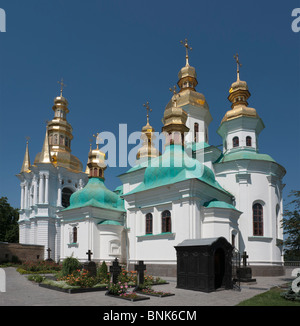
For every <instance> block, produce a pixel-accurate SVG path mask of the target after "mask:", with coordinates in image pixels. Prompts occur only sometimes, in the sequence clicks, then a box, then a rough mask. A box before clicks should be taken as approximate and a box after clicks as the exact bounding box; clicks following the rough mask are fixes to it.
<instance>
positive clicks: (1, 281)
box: [0, 268, 6, 292]
mask: <svg viewBox="0 0 300 326" xmlns="http://www.w3.org/2000/svg"><path fill="white" fill-rule="evenodd" d="M0 292H6V274H5V270H4V269H2V268H0Z"/></svg>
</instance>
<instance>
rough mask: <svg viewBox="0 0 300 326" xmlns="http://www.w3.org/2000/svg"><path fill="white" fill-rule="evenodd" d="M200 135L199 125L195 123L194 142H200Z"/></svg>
mask: <svg viewBox="0 0 300 326" xmlns="http://www.w3.org/2000/svg"><path fill="white" fill-rule="evenodd" d="M198 134H199V123H197V122H195V123H194V142H195V143H196V142H198V141H199V138H198Z"/></svg>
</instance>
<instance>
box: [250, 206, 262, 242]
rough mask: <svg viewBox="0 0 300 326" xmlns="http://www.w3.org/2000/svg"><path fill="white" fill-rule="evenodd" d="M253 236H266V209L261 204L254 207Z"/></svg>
mask: <svg viewBox="0 0 300 326" xmlns="http://www.w3.org/2000/svg"><path fill="white" fill-rule="evenodd" d="M252 221H253V236H260V237H262V236H264V207H263V205H262V204H261V203H254V204H253V205H252Z"/></svg>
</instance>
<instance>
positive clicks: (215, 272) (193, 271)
mask: <svg viewBox="0 0 300 326" xmlns="http://www.w3.org/2000/svg"><path fill="white" fill-rule="evenodd" d="M175 249H176V252H177V287H178V288H181V289H189V290H195V291H202V292H212V291H215V290H216V289H218V288H225V289H232V288H233V282H232V261H231V258H232V250H233V247H232V245H231V244H230V243H229V242H228V241H227V240H226V239H225V238H223V237H219V238H206V239H193V240H192V239H191V240H184V241H183V242H181V243H180V244H178V246H176V247H175Z"/></svg>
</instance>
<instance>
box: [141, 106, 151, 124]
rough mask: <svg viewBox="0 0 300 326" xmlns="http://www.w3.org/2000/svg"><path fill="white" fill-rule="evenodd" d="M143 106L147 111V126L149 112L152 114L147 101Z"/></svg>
mask: <svg viewBox="0 0 300 326" xmlns="http://www.w3.org/2000/svg"><path fill="white" fill-rule="evenodd" d="M143 106H144V107H145V108H146V110H147V124H149V112H152V109H151V108H150V106H149V102H148V101H147V102H146V104H143Z"/></svg>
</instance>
